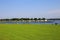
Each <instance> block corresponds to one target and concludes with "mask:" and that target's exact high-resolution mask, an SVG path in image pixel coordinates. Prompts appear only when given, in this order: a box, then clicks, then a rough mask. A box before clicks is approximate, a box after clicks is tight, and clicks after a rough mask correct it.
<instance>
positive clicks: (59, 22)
mask: <svg viewBox="0 0 60 40" xmlns="http://www.w3.org/2000/svg"><path fill="white" fill-rule="evenodd" d="M55 23H58V24H60V20H49V21H47V22H20V21H18V22H12V21H7V22H0V24H55Z"/></svg>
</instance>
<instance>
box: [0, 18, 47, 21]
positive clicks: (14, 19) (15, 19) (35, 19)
mask: <svg viewBox="0 0 60 40" xmlns="http://www.w3.org/2000/svg"><path fill="white" fill-rule="evenodd" d="M45 19H46V18H11V19H0V21H23V20H24V21H28V20H34V21H37V20H45Z"/></svg>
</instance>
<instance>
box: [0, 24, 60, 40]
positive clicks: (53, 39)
mask: <svg viewBox="0 0 60 40" xmlns="http://www.w3.org/2000/svg"><path fill="white" fill-rule="evenodd" d="M0 40H60V25H54V24H0Z"/></svg>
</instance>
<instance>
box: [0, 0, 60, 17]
mask: <svg viewBox="0 0 60 40" xmlns="http://www.w3.org/2000/svg"><path fill="white" fill-rule="evenodd" d="M26 17H27V18H34V17H36V18H43V17H45V18H60V0H0V18H26Z"/></svg>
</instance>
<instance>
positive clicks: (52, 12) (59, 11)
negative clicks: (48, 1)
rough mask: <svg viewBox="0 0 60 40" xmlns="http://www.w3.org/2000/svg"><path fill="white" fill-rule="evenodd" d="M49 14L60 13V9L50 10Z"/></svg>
mask: <svg viewBox="0 0 60 40" xmlns="http://www.w3.org/2000/svg"><path fill="white" fill-rule="evenodd" d="M48 13H49V14H60V9H55V10H49V11H48Z"/></svg>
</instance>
